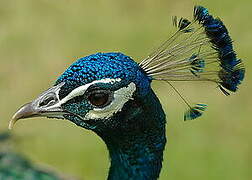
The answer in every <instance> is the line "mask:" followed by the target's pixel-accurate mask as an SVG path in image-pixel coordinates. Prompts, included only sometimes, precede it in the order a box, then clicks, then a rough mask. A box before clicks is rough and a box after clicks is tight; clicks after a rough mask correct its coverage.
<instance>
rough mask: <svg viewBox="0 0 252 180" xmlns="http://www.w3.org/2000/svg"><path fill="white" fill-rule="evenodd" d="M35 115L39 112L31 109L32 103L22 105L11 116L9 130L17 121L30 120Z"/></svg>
mask: <svg viewBox="0 0 252 180" xmlns="http://www.w3.org/2000/svg"><path fill="white" fill-rule="evenodd" d="M36 115H39V112H36V110H35V109H34V108H33V106H32V103H27V104H25V105H23V106H22V107H21V108H20V109H19V110H18V111H17V112H16V113H15V114H14V115H13V116H12V119H11V121H10V123H9V129H12V128H13V126H14V125H15V123H16V122H17V121H18V120H19V119H25V118H31V117H34V116H36Z"/></svg>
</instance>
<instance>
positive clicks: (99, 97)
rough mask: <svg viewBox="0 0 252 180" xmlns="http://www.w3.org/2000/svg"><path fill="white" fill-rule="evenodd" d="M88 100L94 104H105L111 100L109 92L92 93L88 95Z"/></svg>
mask: <svg viewBox="0 0 252 180" xmlns="http://www.w3.org/2000/svg"><path fill="white" fill-rule="evenodd" d="M88 100H89V102H90V103H91V104H92V105H94V106H98V107H100V106H104V105H106V104H107V103H108V101H109V94H108V93H104V92H96V93H92V94H90V95H89V96H88Z"/></svg>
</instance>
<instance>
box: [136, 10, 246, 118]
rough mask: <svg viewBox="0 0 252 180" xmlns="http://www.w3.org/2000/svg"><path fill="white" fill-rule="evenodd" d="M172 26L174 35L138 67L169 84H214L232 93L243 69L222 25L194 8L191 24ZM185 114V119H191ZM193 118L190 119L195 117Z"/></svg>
mask: <svg viewBox="0 0 252 180" xmlns="http://www.w3.org/2000/svg"><path fill="white" fill-rule="evenodd" d="M173 24H174V26H175V27H177V28H178V30H177V31H176V32H175V33H174V35H172V36H171V38H169V39H168V40H167V41H165V42H164V43H163V44H162V45H161V46H160V47H159V48H158V49H157V50H156V51H154V52H153V53H152V54H150V55H149V56H148V57H147V58H145V59H144V60H143V61H142V62H141V63H140V64H139V65H140V66H141V68H142V69H143V70H144V71H145V72H146V74H147V75H148V76H150V77H151V78H152V79H153V80H164V81H169V82H171V81H209V82H214V83H216V84H217V87H219V89H220V90H221V91H222V92H223V93H224V94H225V95H229V94H230V91H231V92H235V91H236V90H237V89H238V85H239V84H240V83H241V81H242V80H243V79H244V74H245V69H244V67H243V64H242V62H241V60H240V59H238V58H237V57H236V53H235V51H234V49H233V45H232V40H231V37H230V36H229V33H228V30H227V28H226V26H225V25H224V24H223V22H222V21H221V20H220V19H218V18H214V17H213V16H212V15H210V14H209V12H208V10H207V9H206V8H204V7H202V6H195V7H194V14H193V20H192V21H189V20H188V19H185V18H180V19H178V18H177V17H176V16H175V17H173ZM196 107H198V106H196ZM194 110H195V108H190V110H189V111H188V112H194ZM196 110H197V109H196ZM188 112H187V113H186V114H185V116H186V115H188V116H186V117H190V115H189V114H190V113H189V114H188ZM196 114H197V113H196V112H195V116H193V115H192V116H191V117H198V116H197V115H196ZM201 114H202V113H198V115H201ZM191 119H195V118H191Z"/></svg>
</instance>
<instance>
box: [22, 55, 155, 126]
mask: <svg viewBox="0 0 252 180" xmlns="http://www.w3.org/2000/svg"><path fill="white" fill-rule="evenodd" d="M150 83H151V78H150V77H148V76H147V75H146V74H145V72H144V71H143V70H142V69H141V68H140V67H139V65H138V64H137V63H136V62H135V61H133V60H132V59H131V58H130V57H128V56H125V55H124V54H122V53H97V54H93V55H90V56H87V57H83V58H80V59H78V60H77V61H76V62H75V63H73V64H72V65H71V66H70V67H69V68H68V69H67V70H66V71H65V72H64V73H63V74H62V75H61V76H60V77H59V78H58V80H57V81H56V83H55V85H54V86H53V87H52V88H50V89H48V90H47V91H45V92H44V93H42V94H41V95H40V96H39V97H38V98H37V99H35V100H34V101H33V102H32V103H30V104H29V105H28V106H27V105H26V107H28V108H30V110H27V108H26V110H25V111H28V112H32V113H30V114H29V113H28V117H33V116H46V117H52V118H63V119H68V120H70V121H72V122H74V123H75V124H77V125H78V126H82V127H84V128H87V129H92V130H95V131H103V130H106V128H110V129H113V127H117V128H118V125H119V124H120V122H122V121H123V119H127V118H132V117H133V116H137V115H139V113H140V112H141V113H142V110H143V109H141V108H140V106H139V104H141V103H140V102H142V101H143V100H146V97H147V96H148V95H149V94H150V93H151V92H152V91H151V88H150ZM21 110H23V108H21ZM138 110H139V111H138ZM127 113H128V114H127ZM26 116H27V115H26ZM18 118H22V117H18ZM119 119H120V120H121V121H119ZM108 124H109V125H108ZM125 128H126V127H125Z"/></svg>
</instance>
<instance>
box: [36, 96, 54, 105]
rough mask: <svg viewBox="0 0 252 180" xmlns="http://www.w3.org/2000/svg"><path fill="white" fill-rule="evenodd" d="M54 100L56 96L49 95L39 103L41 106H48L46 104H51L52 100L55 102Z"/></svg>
mask: <svg viewBox="0 0 252 180" xmlns="http://www.w3.org/2000/svg"><path fill="white" fill-rule="evenodd" d="M54 101H55V99H54V97H52V96H49V97H46V98H44V99H43V100H42V101H41V102H40V103H39V106H46V105H48V104H50V103H52V102H54Z"/></svg>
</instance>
